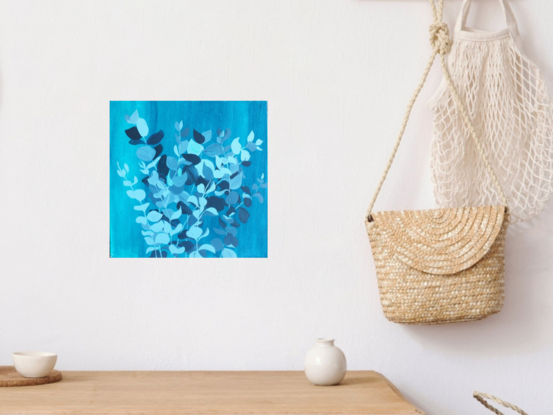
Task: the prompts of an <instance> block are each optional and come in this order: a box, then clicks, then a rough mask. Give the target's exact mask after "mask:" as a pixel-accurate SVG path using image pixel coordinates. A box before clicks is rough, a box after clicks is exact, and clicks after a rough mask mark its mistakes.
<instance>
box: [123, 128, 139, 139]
mask: <svg viewBox="0 0 553 415" xmlns="http://www.w3.org/2000/svg"><path fill="white" fill-rule="evenodd" d="M125 134H127V137H129V138H130V139H131V140H140V139H141V138H142V136H141V135H140V133H139V132H138V128H136V127H131V128H129V129H128V130H125Z"/></svg>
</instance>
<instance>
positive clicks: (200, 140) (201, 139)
mask: <svg viewBox="0 0 553 415" xmlns="http://www.w3.org/2000/svg"><path fill="white" fill-rule="evenodd" d="M193 134H194V141H195V142H196V143H198V144H203V143H204V141H205V137H204V136H203V135H202V134H200V133H199V132H197V131H196V130H194V132H193Z"/></svg>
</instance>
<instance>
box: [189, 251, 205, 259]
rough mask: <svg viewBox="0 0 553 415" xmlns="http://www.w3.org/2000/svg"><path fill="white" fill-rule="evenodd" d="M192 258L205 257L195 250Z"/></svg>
mask: <svg viewBox="0 0 553 415" xmlns="http://www.w3.org/2000/svg"><path fill="white" fill-rule="evenodd" d="M190 258H203V256H202V255H201V254H200V253H199V252H198V251H194V252H192V253H191V254H190Z"/></svg>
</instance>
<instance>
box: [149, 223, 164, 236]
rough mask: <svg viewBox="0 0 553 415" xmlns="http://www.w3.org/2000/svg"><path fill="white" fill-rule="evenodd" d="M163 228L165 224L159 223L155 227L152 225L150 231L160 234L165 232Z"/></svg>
mask: <svg viewBox="0 0 553 415" xmlns="http://www.w3.org/2000/svg"><path fill="white" fill-rule="evenodd" d="M163 226H164V222H163V221H159V222H157V223H154V224H153V225H151V226H150V229H151V230H153V231H154V232H155V233H158V232H161V231H163Z"/></svg>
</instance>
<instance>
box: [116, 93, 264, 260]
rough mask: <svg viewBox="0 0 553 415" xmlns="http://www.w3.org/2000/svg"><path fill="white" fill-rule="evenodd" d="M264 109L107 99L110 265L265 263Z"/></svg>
mask: <svg viewBox="0 0 553 415" xmlns="http://www.w3.org/2000/svg"><path fill="white" fill-rule="evenodd" d="M267 181H268V177H267V103H266V102H264V101H221V102H218V101H112V102H111V103H110V255H111V257H112V258H266V257H267Z"/></svg>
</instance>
